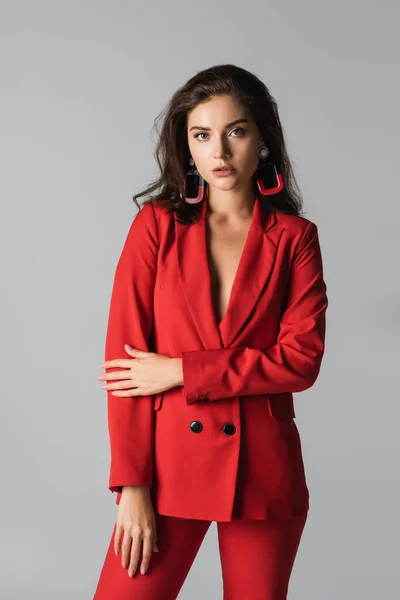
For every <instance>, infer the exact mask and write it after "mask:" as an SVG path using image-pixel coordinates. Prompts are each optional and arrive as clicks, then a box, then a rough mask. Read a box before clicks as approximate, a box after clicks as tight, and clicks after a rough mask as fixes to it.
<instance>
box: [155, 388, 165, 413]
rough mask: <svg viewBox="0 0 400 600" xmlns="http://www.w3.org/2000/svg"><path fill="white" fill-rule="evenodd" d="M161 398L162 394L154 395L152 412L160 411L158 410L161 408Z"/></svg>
mask: <svg viewBox="0 0 400 600" xmlns="http://www.w3.org/2000/svg"><path fill="white" fill-rule="evenodd" d="M163 396H164V392H161V394H156V395H155V398H154V405H153V408H154V410H160V408H161V406H162V401H163Z"/></svg>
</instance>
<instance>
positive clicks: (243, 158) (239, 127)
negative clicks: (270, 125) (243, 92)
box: [187, 95, 262, 190]
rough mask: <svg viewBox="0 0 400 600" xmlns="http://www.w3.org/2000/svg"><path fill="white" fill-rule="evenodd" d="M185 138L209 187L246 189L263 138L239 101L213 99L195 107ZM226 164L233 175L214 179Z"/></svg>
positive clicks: (255, 165) (188, 121) (189, 119)
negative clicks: (215, 170)
mask: <svg viewBox="0 0 400 600" xmlns="http://www.w3.org/2000/svg"><path fill="white" fill-rule="evenodd" d="M234 121H237V122H236V123H234V124H232V123H233V122H234ZM187 135H188V144H189V150H190V154H191V156H192V158H193V160H194V162H195V165H196V168H197V170H198V171H199V173H200V175H201V176H202V177H203V178H204V179H205V181H207V183H208V184H209V185H210V186H211V187H215V188H217V189H220V190H232V189H238V188H247V187H248V186H249V183H250V182H251V178H252V176H253V174H254V172H255V171H256V169H257V167H258V164H259V154H258V151H259V148H260V146H261V145H262V138H261V135H260V132H259V130H258V127H257V124H256V122H255V120H254V119H253V117H252V115H251V113H250V112H249V111H248V110H247V109H246V108H245V107H244V106H242V104H241V103H240V102H239V101H238V100H235V99H234V98H232V97H231V96H227V95H224V96H212V97H211V98H210V99H209V100H207V101H205V102H203V103H201V104H198V105H197V106H196V107H195V108H194V109H193V110H192V111H191V112H190V113H189V114H188V118H187ZM225 164H226V165H229V166H230V167H233V168H234V169H235V171H234V172H233V173H232V174H231V175H229V176H227V177H217V175H215V173H213V169H215V167H218V166H222V165H225Z"/></svg>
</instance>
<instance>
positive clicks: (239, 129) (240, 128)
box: [194, 127, 246, 141]
mask: <svg viewBox="0 0 400 600" xmlns="http://www.w3.org/2000/svg"><path fill="white" fill-rule="evenodd" d="M234 131H239V132H240V135H239V136H238V135H234V136H233V137H242V135H243V134H244V133H246V130H245V129H243V127H236V128H235V129H232V133H233V132H234ZM200 135H207V134H206V133H204V132H202V131H200V133H197V134H196V135H195V136H194V137H195V139H200V138H199V136H200ZM203 140H204V138H201V139H200V141H203Z"/></svg>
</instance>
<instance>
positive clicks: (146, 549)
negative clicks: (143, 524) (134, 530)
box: [140, 529, 153, 575]
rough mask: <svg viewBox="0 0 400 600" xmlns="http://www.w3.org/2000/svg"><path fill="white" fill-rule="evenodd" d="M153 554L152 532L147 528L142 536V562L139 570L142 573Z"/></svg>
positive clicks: (144, 571)
mask: <svg viewBox="0 0 400 600" xmlns="http://www.w3.org/2000/svg"><path fill="white" fill-rule="evenodd" d="M152 555H153V532H152V531H151V529H149V530H147V531H146V533H145V534H144V538H143V554H142V562H141V565H140V572H141V574H142V575H144V574H145V573H146V571H147V569H148V568H149V562H150V559H151V557H152Z"/></svg>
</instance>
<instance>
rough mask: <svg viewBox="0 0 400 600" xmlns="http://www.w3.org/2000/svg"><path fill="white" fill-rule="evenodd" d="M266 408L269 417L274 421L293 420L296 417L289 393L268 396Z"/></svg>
mask: <svg viewBox="0 0 400 600" xmlns="http://www.w3.org/2000/svg"><path fill="white" fill-rule="evenodd" d="M268 408H269V414H270V415H271V417H275V418H276V419H294V418H295V417H296V413H295V411H294V404H293V394H292V393H291V392H283V393H281V394H268Z"/></svg>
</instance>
